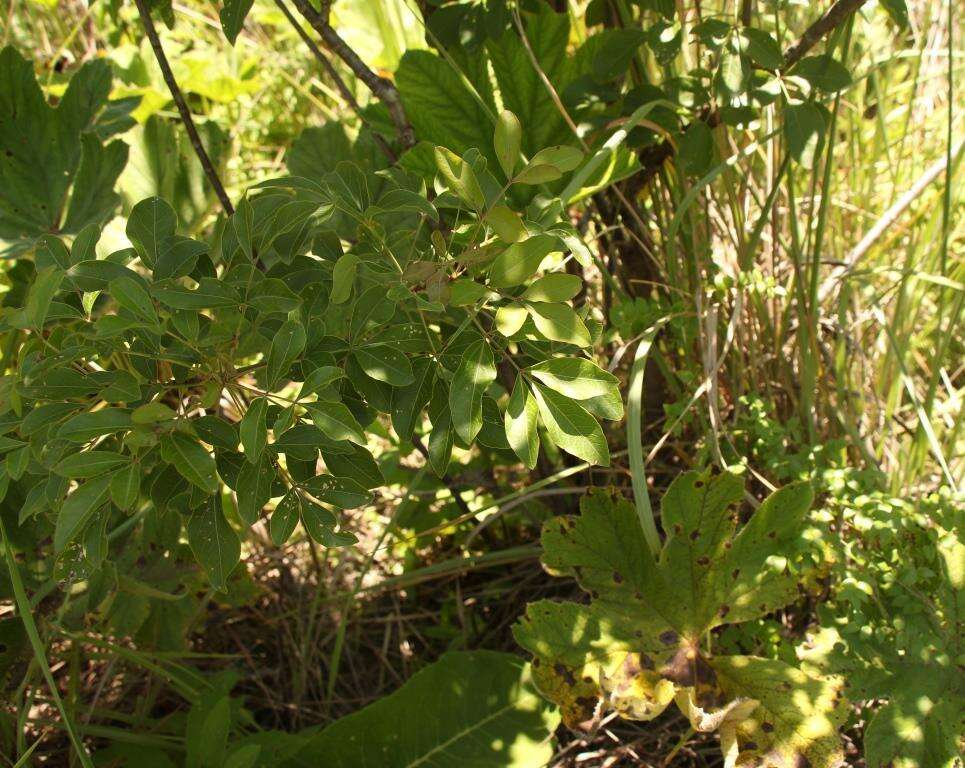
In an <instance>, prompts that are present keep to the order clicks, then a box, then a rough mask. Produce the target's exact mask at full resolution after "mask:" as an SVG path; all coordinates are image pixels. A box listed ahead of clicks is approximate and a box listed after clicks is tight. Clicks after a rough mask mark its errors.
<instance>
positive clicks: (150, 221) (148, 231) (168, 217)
mask: <svg viewBox="0 0 965 768" xmlns="http://www.w3.org/2000/svg"><path fill="white" fill-rule="evenodd" d="M177 224H178V219H177V215H176V214H175V213H174V209H173V208H172V207H171V206H170V205H168V203H166V202H165V201H164V200H161V199H160V198H158V197H149V198H147V199H146V200H141V202H139V203H138V204H137V205H135V206H134V208H133V209H132V210H131V215H130V216H129V217H128V219H127V238H128V240H130V241H131V243H132V244H133V245H134V248H135V249H136V250H137V254H138V256H140V257H141V261H142V262H143V264H144V266H146V267H147V268H148V269H154V268H155V267H156V266H157V263H158V261H159V259H160V258H161V254H162V253H163V251H164V248H165V245H166V244H167V242H168V240H169V239H170V238H172V237H174V230H175V228H176V227H177Z"/></svg>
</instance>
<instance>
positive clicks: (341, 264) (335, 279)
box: [329, 253, 359, 304]
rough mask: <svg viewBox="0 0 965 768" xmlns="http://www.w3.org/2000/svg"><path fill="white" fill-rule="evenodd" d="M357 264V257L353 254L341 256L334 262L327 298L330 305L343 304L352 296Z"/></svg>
mask: <svg viewBox="0 0 965 768" xmlns="http://www.w3.org/2000/svg"><path fill="white" fill-rule="evenodd" d="M358 264H359V257H358V256H356V255H355V254H353V253H346V254H343V255H342V256H340V257H339V259H338V261H336V262H335V266H334V268H333V269H332V293H331V296H330V297H329V301H331V302H332V304H344V303H345V302H346V301H348V299H349V296H351V295H352V288H353V287H354V286H355V273H356V271H357V270H358Z"/></svg>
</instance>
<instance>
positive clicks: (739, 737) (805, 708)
mask: <svg viewBox="0 0 965 768" xmlns="http://www.w3.org/2000/svg"><path fill="white" fill-rule="evenodd" d="M710 666H711V667H712V669H713V671H714V672H716V674H717V683H718V685H719V686H720V690H721V691H722V692H723V693H724V695H725V696H726V697H727V698H728V699H730V700H731V701H741V700H744V703H743V704H739V705H737V706H738V708H739V709H740V710H741V711H740V712H733V713H732V714H731V715H730V716H727V717H725V718H724V720H723V722H722V723H721V724H720V725H719V729H720V741H721V750H722V751H723V752H724V754H725V755H726V756H728V758H732V759H735V760H736V761H737V763H738V764H747V762H748V761H751V762H752V761H754V760H761V759H766V760H771V761H773V762H774V763H776V764H778V765H780V764H784V765H811V766H814V767H815V768H826V767H827V766H837V765H840V764H841V763H842V761H843V759H844V750H843V749H842V748H841V739H840V738H839V737H838V729H839V728H840V727H841V726H842V725H844V722H845V720H846V719H847V707H846V706H844V700H843V698H842V697H841V688H842V681H840V680H833V679H828V678H822V677H815V676H811V675H808V674H806V673H804V672H802V671H801V670H799V669H797V668H796V667H792V666H790V665H789V664H786V663H784V662H783V661H778V660H777V659H760V658H756V657H753V656H718V657H715V658H714V659H712V660H711V661H710ZM755 702H756V706H755V705H754V703H755ZM685 714H690V713H687V712H685ZM700 714H701V715H703V716H705V717H706V716H707V715H705V714H704V713H703V712H701V713H700ZM741 715H743V717H742V716H741ZM694 719H695V718H694V717H693V715H692V714H691V722H694ZM708 719H712V715H711V716H710V718H708ZM765 755H766V756H767V757H765Z"/></svg>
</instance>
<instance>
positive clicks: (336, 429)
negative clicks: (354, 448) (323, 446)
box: [305, 400, 365, 445]
mask: <svg viewBox="0 0 965 768" xmlns="http://www.w3.org/2000/svg"><path fill="white" fill-rule="evenodd" d="M305 408H306V409H307V410H308V412H309V414H310V415H311V417H312V421H313V422H314V424H315V426H316V427H318V428H319V429H320V430H322V432H324V433H325V436H326V437H328V438H330V439H332V440H349V441H351V442H353V443H357V444H358V445H365V431H364V430H363V429H362V425H361V424H359V423H358V421H357V420H356V418H355V417H354V416H353V415H352V412H351V411H350V410H349V409H348V408H346V407H345V405H343V404H342V403H333V402H328V401H326V400H319V401H318V402H315V403H307V404H306V405H305Z"/></svg>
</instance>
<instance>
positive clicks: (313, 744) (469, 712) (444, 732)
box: [295, 651, 559, 768]
mask: <svg viewBox="0 0 965 768" xmlns="http://www.w3.org/2000/svg"><path fill="white" fill-rule="evenodd" d="M558 720H559V716H558V715H557V714H556V712H555V711H554V710H553V709H552V708H550V707H548V706H547V705H546V704H545V703H543V702H541V701H540V699H539V696H538V695H537V693H536V691H535V689H534V687H533V682H532V678H531V671H530V667H529V665H528V664H524V663H523V662H522V661H521V660H520V659H519V658H517V657H516V656H514V655H512V654H506V653H496V652H494V651H471V652H465V651H454V652H449V653H447V654H445V655H444V656H443V657H442V658H441V659H439V661H437V662H435V663H434V664H431V665H429V666H428V667H426V668H425V669H423V670H421V671H420V672H417V673H416V674H415V675H413V677H412V678H410V679H409V680H408V681H407V682H406V683H405V684H404V685H403V686H402V687H401V688H399V690H397V691H396V692H395V693H393V694H391V695H389V696H387V697H385V698H383V699H380V700H379V701H377V702H376V703H374V704H371V705H369V706H368V707H365V708H364V709H362V710H360V711H359V712H356V713H355V714H352V715H349V716H347V717H343V718H342V719H340V720H337V721H336V722H335V723H333V724H332V725H330V726H328V727H327V728H326V729H325V730H323V731H322V732H321V733H319V734H318V735H316V736H314V737H313V738H312V739H311V740H310V741H309V742H308V744H307V745H306V746H305V747H304V748H303V749H302V750H301V751H300V752H299V753H298V755H297V757H296V759H295V763H296V764H297V765H300V766H309V765H318V764H319V763H320V762H321V763H324V764H325V765H326V766H331V768H357V766H361V765H379V766H382V768H405V767H406V766H416V765H426V766H428V765H439V766H443V765H446V766H449V765H451V766H456V765H472V766H478V768H488V767H489V766H492V768H497V767H498V768H533V767H534V766H539V765H545V764H546V763H547V762H548V761H549V759H550V758H551V757H552V754H553V746H552V744H551V742H550V741H549V738H548V737H549V735H550V734H551V733H552V732H553V729H554V728H555V727H556V724H557V722H558ZM426 722H432V723H433V727H432V728H426V727H424V726H425V723H426ZM403 734H404V736H403Z"/></svg>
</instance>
